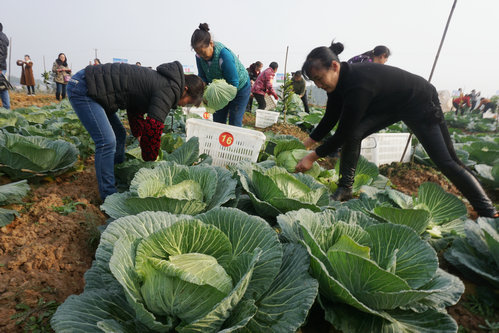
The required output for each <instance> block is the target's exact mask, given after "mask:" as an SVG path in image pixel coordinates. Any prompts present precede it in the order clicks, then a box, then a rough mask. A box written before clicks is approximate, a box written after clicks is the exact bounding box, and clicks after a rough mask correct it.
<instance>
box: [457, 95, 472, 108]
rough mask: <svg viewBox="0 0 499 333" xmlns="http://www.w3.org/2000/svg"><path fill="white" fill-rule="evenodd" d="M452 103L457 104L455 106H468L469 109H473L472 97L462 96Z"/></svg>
mask: <svg viewBox="0 0 499 333" xmlns="http://www.w3.org/2000/svg"><path fill="white" fill-rule="evenodd" d="M452 103H455V104H458V105H463V104H466V106H467V107H471V103H470V96H461V97H458V98H454V99H453V100H452Z"/></svg>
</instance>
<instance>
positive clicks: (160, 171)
mask: <svg viewBox="0 0 499 333" xmlns="http://www.w3.org/2000/svg"><path fill="white" fill-rule="evenodd" d="M236 184H237V181H236V180H235V179H232V174H231V173H230V172H229V171H228V170H226V169H223V168H220V167H214V166H210V165H196V166H185V165H180V164H177V163H175V162H170V161H168V162H166V161H161V162H157V164H156V165H155V166H153V168H151V169H150V168H142V169H140V170H139V171H138V172H137V173H136V174H135V176H134V178H133V180H132V182H131V184H130V190H129V191H127V192H123V193H114V194H112V195H110V196H108V197H107V198H106V200H105V201H104V203H103V204H102V206H101V207H102V209H103V210H104V211H105V212H106V213H107V214H108V215H109V216H111V217H113V218H119V217H123V216H128V215H134V214H138V213H140V212H144V211H167V212H170V213H175V214H189V215H195V214H198V213H201V212H204V211H207V210H209V209H212V208H214V207H219V206H221V205H223V204H224V203H226V202H227V201H229V200H230V199H234V198H235V189H236Z"/></svg>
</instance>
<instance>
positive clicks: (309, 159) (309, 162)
mask: <svg viewBox="0 0 499 333" xmlns="http://www.w3.org/2000/svg"><path fill="white" fill-rule="evenodd" d="M318 159H319V155H317V153H316V152H315V151H312V152H311V153H310V154H308V155H307V156H305V157H304V158H302V159H301V161H300V162H298V164H297V165H296V167H295V171H296V172H305V171H308V170H310V169H311V168H312V166H313V164H314V162H315V161H317V160H318Z"/></svg>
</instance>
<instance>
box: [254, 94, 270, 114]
mask: <svg viewBox="0 0 499 333" xmlns="http://www.w3.org/2000/svg"><path fill="white" fill-rule="evenodd" d="M253 97H255V99H256V102H257V103H258V109H259V110H265V107H266V106H267V102H265V96H264V95H260V94H255V93H253Z"/></svg>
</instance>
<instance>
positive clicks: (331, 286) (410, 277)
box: [277, 208, 464, 333]
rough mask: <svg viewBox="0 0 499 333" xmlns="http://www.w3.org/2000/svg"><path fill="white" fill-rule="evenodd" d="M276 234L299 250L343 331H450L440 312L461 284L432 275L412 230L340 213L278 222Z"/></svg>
mask: <svg viewBox="0 0 499 333" xmlns="http://www.w3.org/2000/svg"><path fill="white" fill-rule="evenodd" d="M277 220H278V223H279V225H280V227H281V228H282V235H283V237H284V238H285V239H287V240H288V241H290V242H296V243H301V244H303V245H304V246H305V247H306V248H307V251H308V252H309V254H310V258H311V259H310V271H311V274H312V276H314V277H315V278H316V279H317V280H318V281H319V292H320V301H321V305H322V306H323V308H324V310H325V314H326V320H328V321H330V322H331V323H332V324H333V325H334V326H335V327H336V328H337V329H339V330H341V331H343V332H359V333H361V332H404V333H409V332H448V333H451V332H456V331H457V324H456V322H455V321H454V320H453V319H452V318H451V317H450V316H449V315H448V314H447V313H445V307H447V306H451V305H454V304H455V303H457V302H458V300H459V298H460V296H461V294H462V293H463V292H464V285H463V283H462V282H461V281H460V280H459V279H458V278H457V277H455V276H453V275H450V274H448V273H446V272H445V271H443V270H441V269H439V268H438V259H437V254H436V252H435V251H434V250H433V248H432V247H431V246H430V245H429V244H428V243H427V242H425V241H424V240H422V239H421V238H420V237H419V235H418V234H417V233H416V232H415V231H414V230H412V229H411V228H409V227H407V226H405V225H397V224H391V223H380V224H377V223H376V222H373V221H366V220H365V219H364V220H360V219H359V218H358V216H355V215H353V214H350V213H348V210H347V212H345V211H344V208H342V209H340V210H337V211H334V212H333V211H331V210H329V211H324V212H320V213H314V212H311V211H309V210H304V209H302V210H299V211H293V212H289V213H287V214H285V215H280V216H279V217H278V218H277Z"/></svg>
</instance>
